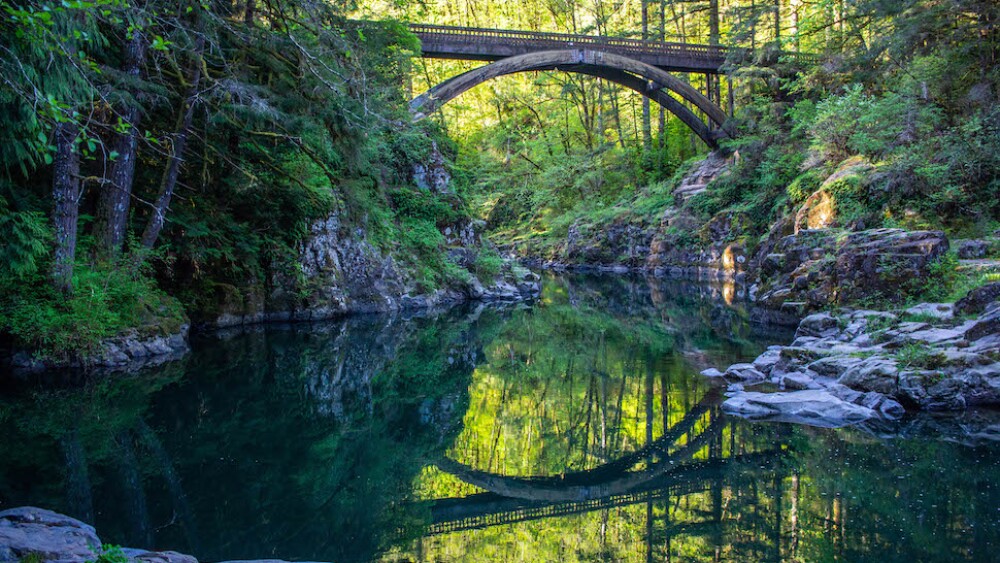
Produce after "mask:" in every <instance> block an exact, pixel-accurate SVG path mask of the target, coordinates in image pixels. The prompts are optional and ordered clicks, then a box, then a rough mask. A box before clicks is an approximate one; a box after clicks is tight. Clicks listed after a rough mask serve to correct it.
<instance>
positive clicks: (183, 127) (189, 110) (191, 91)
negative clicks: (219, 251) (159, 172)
mask: <svg viewBox="0 0 1000 563" xmlns="http://www.w3.org/2000/svg"><path fill="white" fill-rule="evenodd" d="M204 48H205V39H204V37H202V36H199V37H198V40H197V43H196V44H195V55H194V60H193V61H192V63H191V65H192V68H191V77H190V81H189V83H190V87H189V88H188V92H187V96H185V98H184V102H183V105H182V106H181V111H180V113H179V114H178V116H177V117H178V119H177V130H176V132H175V133H174V138H173V143H172V144H171V148H170V161H169V162H168V163H167V167H166V169H165V170H164V171H163V180H162V181H161V182H160V192H159V195H157V197H156V202H155V203H154V204H153V213H152V214H151V215H150V217H149V222H148V223H147V224H146V229H145V230H144V231H143V232H142V245H143V246H144V247H146V248H153V246H154V245H155V244H156V239H157V238H159V236H160V231H161V230H163V223H164V221H165V220H166V216H167V209H169V207H170V199H171V198H172V197H173V195H174V188H175V187H176V186H177V178H178V176H180V170H181V163H182V162H183V161H184V147H185V145H186V144H187V137H188V132H189V131H190V129H191V122H192V120H193V119H194V106H195V104H196V102H197V101H198V87H199V84H200V83H201V64H202V61H201V54H202V51H203V49H204Z"/></svg>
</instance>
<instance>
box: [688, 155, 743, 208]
mask: <svg viewBox="0 0 1000 563" xmlns="http://www.w3.org/2000/svg"><path fill="white" fill-rule="evenodd" d="M734 160H735V158H734V157H727V156H725V155H723V154H722V153H720V152H713V153H711V154H709V155H708V156H707V157H706V158H705V160H702V161H701V162H699V163H698V164H697V165H695V167H694V169H692V170H691V172H689V173H688V174H687V175H686V176H684V178H683V179H682V180H681V183H680V184H679V185H678V186H677V189H675V190H674V198H675V200H676V201H677V203H682V202H683V201H684V200H686V199H688V198H690V197H693V196H696V195H698V194H700V193H701V192H703V191H705V189H706V188H708V185H709V184H710V183H711V182H712V181H713V180H715V179H716V178H718V177H719V176H721V175H722V174H724V173H725V172H726V171H728V170H729V167H730V166H731V165H732V163H733V161H734Z"/></svg>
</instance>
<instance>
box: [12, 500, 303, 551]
mask: <svg viewBox="0 0 1000 563" xmlns="http://www.w3.org/2000/svg"><path fill="white" fill-rule="evenodd" d="M103 549H104V548H103V544H102V543H101V540H100V538H99V537H98V536H97V532H95V531H94V528H93V526H90V525H88V524H85V523H83V522H81V521H79V520H77V519H75V518H70V517H69V516H65V515H62V514H59V513H57V512H52V511H51V510H45V509H43V508H35V507H33V506H22V507H20V508H12V509H10V510H5V511H3V512H0V563H18V562H20V561H21V560H23V559H24V558H25V557H29V556H32V557H37V558H38V560H39V561H51V562H58V563H83V562H85V561H94V560H96V559H97V557H98V556H99V555H101V553H102V552H103ZM122 553H123V554H124V555H125V556H126V557H128V560H129V561H130V562H131V563H198V560H197V559H195V558H194V557H192V556H191V555H185V554H183V553H178V552H176V551H147V550H144V549H134V548H128V547H126V548H122ZM224 563H286V562H284V561H280V560H277V559H261V560H256V561H227V562H224Z"/></svg>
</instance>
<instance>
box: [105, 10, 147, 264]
mask: <svg viewBox="0 0 1000 563" xmlns="http://www.w3.org/2000/svg"><path fill="white" fill-rule="evenodd" d="M145 57H146V36H145V34H143V33H142V31H141V30H140V29H138V26H137V27H136V28H135V29H133V31H132V39H131V40H130V41H129V43H128V47H127V48H126V50H125V67H124V70H125V73H126V74H128V75H129V76H132V77H138V76H139V72H140V69H141V67H142V62H143V59H145ZM133 95H134V92H133ZM140 117H141V111H140V108H139V104H138V103H136V102H134V101H133V102H131V103H128V104H126V105H125V107H124V108H123V109H122V120H123V121H124V122H125V123H127V124H128V125H129V128H128V131H126V132H124V133H119V134H118V135H116V136H115V139H114V141H113V143H112V145H111V149H112V150H113V151H115V152H116V153H118V158H117V159H116V160H115V161H114V162H112V163H111V167H110V169H109V172H108V178H107V180H108V181H106V182H104V184H103V186H102V187H101V194H100V196H99V199H98V202H97V228H96V233H95V234H96V236H97V252H98V254H99V256H101V257H102V258H104V259H114V258H115V257H117V255H118V253H119V252H120V251H121V249H122V244H123V243H124V242H125V227H126V224H127V223H128V211H129V201H130V199H131V196H132V184H133V182H134V180H135V159H136V149H137V147H138V144H139V119H140Z"/></svg>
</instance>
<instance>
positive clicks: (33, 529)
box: [0, 506, 101, 563]
mask: <svg viewBox="0 0 1000 563" xmlns="http://www.w3.org/2000/svg"><path fill="white" fill-rule="evenodd" d="M100 551H101V540H100V539H99V538H98V537H97V533H96V532H95V531H94V528H93V527H92V526H90V525H88V524H84V523H83V522H81V521H79V520H77V519H75V518H70V517H69V516H63V515H62V514H58V513H55V512H52V511H51V510H44V509H41V508H35V507H31V506H26V507H22V508H13V509H10V510H5V511H3V512H0V562H4V563H7V562H15V561H20V560H21V559H22V558H23V557H26V556H27V555H30V554H36V555H37V556H39V557H40V558H41V559H42V560H45V561H53V560H59V561H80V562H82V561H93V560H94V559H96V558H97V554H98V553H100Z"/></svg>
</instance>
